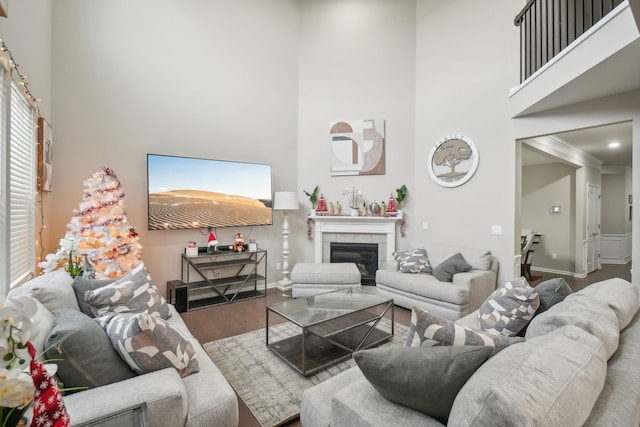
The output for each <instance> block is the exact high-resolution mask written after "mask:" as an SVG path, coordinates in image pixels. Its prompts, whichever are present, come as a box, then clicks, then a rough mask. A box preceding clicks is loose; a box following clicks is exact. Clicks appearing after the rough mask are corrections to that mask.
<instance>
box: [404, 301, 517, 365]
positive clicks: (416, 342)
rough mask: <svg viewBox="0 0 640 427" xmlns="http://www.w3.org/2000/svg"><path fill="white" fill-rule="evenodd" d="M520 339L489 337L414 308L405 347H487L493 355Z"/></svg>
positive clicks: (502, 336)
mask: <svg viewBox="0 0 640 427" xmlns="http://www.w3.org/2000/svg"><path fill="white" fill-rule="evenodd" d="M523 340H524V339H523V338H521V337H507V336H504V335H490V334H487V333H485V332H482V331H474V330H472V329H471V328H469V327H467V326H464V325H460V324H457V323H454V322H452V321H450V320H447V319H444V318H441V317H438V316H436V315H433V314H431V313H429V312H428V311H426V310H423V309H421V308H419V307H414V308H413V310H412V311H411V324H410V325H409V332H408V334H407V340H406V342H405V347H418V346H439V345H478V346H489V347H491V348H492V349H493V353H494V354H495V353H497V352H499V351H500V350H502V349H503V348H505V347H507V346H509V345H511V344H514V343H517V342H520V341H523Z"/></svg>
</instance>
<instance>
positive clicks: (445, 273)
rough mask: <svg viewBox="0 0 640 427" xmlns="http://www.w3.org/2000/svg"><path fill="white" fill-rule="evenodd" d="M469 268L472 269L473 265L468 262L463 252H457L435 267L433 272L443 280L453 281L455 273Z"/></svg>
mask: <svg viewBox="0 0 640 427" xmlns="http://www.w3.org/2000/svg"><path fill="white" fill-rule="evenodd" d="M469 270H471V266H470V265H469V264H467V262H466V261H465V260H464V257H463V256H462V254H461V253H457V254H455V255H453V256H452V257H450V258H448V259H446V260H444V261H443V262H441V263H440V264H438V265H437V266H436V267H435V268H433V271H432V273H431V274H433V276H434V277H435V278H436V279H438V280H439V281H441V282H453V275H454V274H457V273H464V272H465V271H469Z"/></svg>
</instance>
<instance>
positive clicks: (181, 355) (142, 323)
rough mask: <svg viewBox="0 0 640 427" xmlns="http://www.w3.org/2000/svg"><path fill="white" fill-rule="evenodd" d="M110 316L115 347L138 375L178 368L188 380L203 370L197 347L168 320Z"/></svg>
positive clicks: (134, 315) (148, 316)
mask: <svg viewBox="0 0 640 427" xmlns="http://www.w3.org/2000/svg"><path fill="white" fill-rule="evenodd" d="M106 317H108V319H104V322H103V323H106V328H105V330H106V332H107V335H108V336H109V339H110V340H111V344H112V345H113V348H115V349H116V351H117V352H118V354H119V355H120V357H122V359H123V360H124V361H125V362H127V364H129V366H130V367H131V369H133V370H134V371H135V372H137V373H139V374H144V373H147V372H153V371H158V370H160V369H164V368H175V369H176V370H177V371H178V373H179V374H180V376H181V377H186V376H187V375H189V374H193V373H195V372H198V371H199V370H200V365H199V363H198V358H197V356H196V351H195V349H194V348H193V345H191V343H190V342H189V341H188V340H187V339H186V338H185V337H184V336H183V335H182V334H181V333H180V332H179V331H178V330H177V329H176V328H174V327H173V326H171V325H170V324H169V323H167V321H166V320H164V319H161V318H159V317H157V316H152V315H151V314H149V313H127V314H116V315H111V316H106Z"/></svg>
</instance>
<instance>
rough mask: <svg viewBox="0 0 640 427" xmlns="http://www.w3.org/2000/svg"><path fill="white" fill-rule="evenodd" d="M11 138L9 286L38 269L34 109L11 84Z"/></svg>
mask: <svg viewBox="0 0 640 427" xmlns="http://www.w3.org/2000/svg"><path fill="white" fill-rule="evenodd" d="M10 108H11V114H10V120H9V125H10V128H9V129H10V135H9V145H10V149H9V283H10V284H11V285H14V284H16V283H18V282H20V281H21V280H23V279H24V278H25V276H27V275H29V274H31V273H33V271H34V265H35V244H34V242H35V199H34V196H35V155H36V153H35V145H36V144H35V142H36V138H35V125H34V114H33V107H32V106H31V104H30V103H29V102H28V101H27V100H26V99H25V98H24V96H23V95H22V93H21V91H20V89H19V86H18V85H17V84H16V83H15V82H13V81H12V82H11V101H10Z"/></svg>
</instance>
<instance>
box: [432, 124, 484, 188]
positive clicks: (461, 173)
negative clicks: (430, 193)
mask: <svg viewBox="0 0 640 427" xmlns="http://www.w3.org/2000/svg"><path fill="white" fill-rule="evenodd" d="M478 160H479V153H478V148H477V147H476V145H475V144H474V143H473V141H472V140H471V139H470V138H467V137H466V136H463V135H448V136H446V137H444V138H442V139H441V140H440V141H438V143H437V144H436V145H435V146H434V147H433V148H432V149H431V153H430V154H429V161H428V164H427V166H428V169H429V175H431V178H432V179H433V180H434V181H435V182H437V183H438V184H440V185H442V186H443V187H458V186H460V185H462V184H464V183H465V182H467V181H469V180H470V179H471V177H473V174H474V173H475V172H476V169H478Z"/></svg>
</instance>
